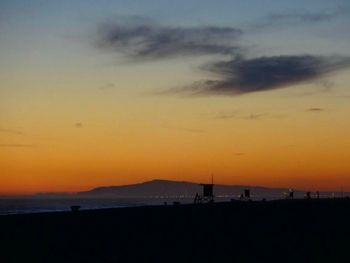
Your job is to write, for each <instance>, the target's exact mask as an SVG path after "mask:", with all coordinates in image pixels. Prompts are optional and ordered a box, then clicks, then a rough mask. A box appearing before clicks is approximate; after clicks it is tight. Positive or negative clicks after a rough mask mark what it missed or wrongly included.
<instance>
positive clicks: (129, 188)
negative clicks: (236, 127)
mask: <svg viewBox="0 0 350 263" xmlns="http://www.w3.org/2000/svg"><path fill="white" fill-rule="evenodd" d="M246 188H249V189H251V192H252V196H256V197H270V198H281V197H282V196H283V193H284V192H288V189H286V188H268V187H260V186H247V185H215V186H214V194H215V196H238V195H240V194H241V193H242V192H243V190H244V189H246ZM196 193H202V187H201V185H200V184H198V183H193V182H184V181H170V180H159V179H156V180H152V181H146V182H143V183H138V184H130V185H121V186H104V187H97V188H94V189H92V190H90V191H84V192H79V193H78V195H81V196H95V197H99V196H114V197H160V196H162V197H172V196H183V197H192V196H194V195H195V194H196ZM300 193H301V191H300Z"/></svg>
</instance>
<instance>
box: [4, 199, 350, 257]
mask: <svg viewBox="0 0 350 263" xmlns="http://www.w3.org/2000/svg"><path fill="white" fill-rule="evenodd" d="M349 222H350V200H348V199H318V200H317V199H312V200H302V199H300V200H278V201H266V202H264V201H259V202H256V201H234V202H225V203H213V204H197V205H192V204H187V205H170V204H169V205H167V206H165V205H163V206H142V207H128V208H115V209H98V210H85V211H84V210H82V211H78V212H51V213H38V214H23V215H8V216H0V228H1V248H2V250H3V252H2V258H3V259H4V260H1V262H350V256H349V253H348V245H349V243H348V240H349V234H350V224H349Z"/></svg>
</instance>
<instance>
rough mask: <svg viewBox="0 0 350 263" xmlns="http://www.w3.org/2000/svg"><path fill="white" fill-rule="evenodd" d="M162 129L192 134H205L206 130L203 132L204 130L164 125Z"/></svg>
mask: <svg viewBox="0 0 350 263" xmlns="http://www.w3.org/2000/svg"><path fill="white" fill-rule="evenodd" d="M162 128H165V129H172V130H178V131H183V132H190V133H204V132H205V130H202V129H195V128H187V127H180V126H173V125H163V126H162Z"/></svg>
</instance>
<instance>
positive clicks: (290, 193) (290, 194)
mask: <svg viewBox="0 0 350 263" xmlns="http://www.w3.org/2000/svg"><path fill="white" fill-rule="evenodd" d="M288 199H291V200H293V199H294V190H293V189H289V193H288Z"/></svg>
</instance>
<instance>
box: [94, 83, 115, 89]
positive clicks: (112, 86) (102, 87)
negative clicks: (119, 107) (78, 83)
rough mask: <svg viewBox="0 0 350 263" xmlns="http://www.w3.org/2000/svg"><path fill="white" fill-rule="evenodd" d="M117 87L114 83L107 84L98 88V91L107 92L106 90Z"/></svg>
mask: <svg viewBox="0 0 350 263" xmlns="http://www.w3.org/2000/svg"><path fill="white" fill-rule="evenodd" d="M116 87H117V86H116V85H115V84H114V83H107V84H105V85H103V86H101V87H99V88H98V89H99V90H107V89H115V88H116Z"/></svg>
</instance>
